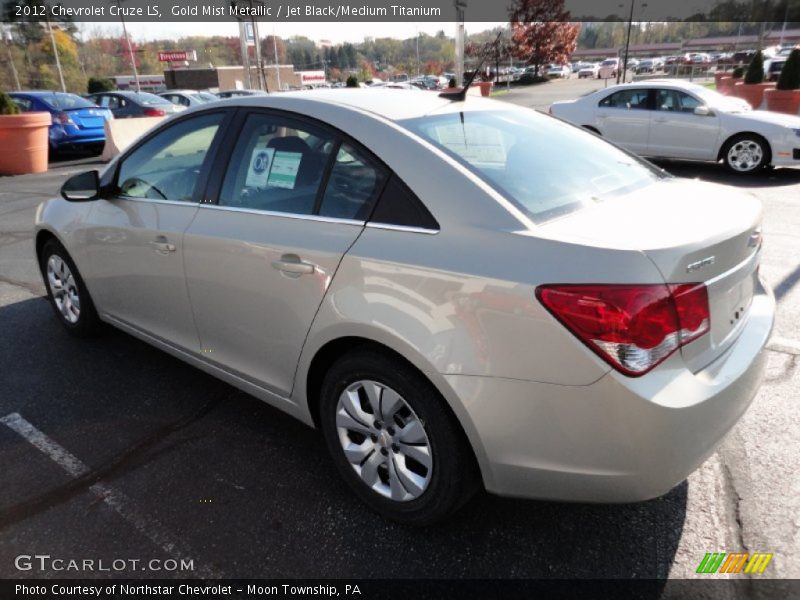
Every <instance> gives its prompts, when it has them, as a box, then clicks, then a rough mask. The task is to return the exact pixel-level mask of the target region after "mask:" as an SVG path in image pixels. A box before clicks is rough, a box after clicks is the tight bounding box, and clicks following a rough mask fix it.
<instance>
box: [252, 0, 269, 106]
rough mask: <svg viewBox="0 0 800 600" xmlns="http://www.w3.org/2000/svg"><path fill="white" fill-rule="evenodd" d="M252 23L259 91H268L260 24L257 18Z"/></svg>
mask: <svg viewBox="0 0 800 600" xmlns="http://www.w3.org/2000/svg"><path fill="white" fill-rule="evenodd" d="M253 4H254V2H253V0H250V14H251V15H253V14H254V13H255V10H254V7H253ZM258 4H263V2H260V1H259V2H258ZM250 22H251V23H252V24H253V37H254V38H255V42H256V46H255V50H256V66H257V67H258V89H260V90H264V91H265V92H266V91H267V82H266V80H265V79H264V63H263V62H262V61H261V36H260V35H258V22H257V21H256V18H255V16H251V18H250Z"/></svg>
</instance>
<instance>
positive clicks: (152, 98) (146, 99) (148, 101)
mask: <svg viewBox="0 0 800 600" xmlns="http://www.w3.org/2000/svg"><path fill="white" fill-rule="evenodd" d="M134 98H135V101H136V102H138V103H139V104H143V105H144V106H150V105H152V104H172V102H170V101H169V100H167V99H166V98H162V97H161V96H156V95H155V94H148V93H147V92H139V93H137V94H136V96H135V97H134Z"/></svg>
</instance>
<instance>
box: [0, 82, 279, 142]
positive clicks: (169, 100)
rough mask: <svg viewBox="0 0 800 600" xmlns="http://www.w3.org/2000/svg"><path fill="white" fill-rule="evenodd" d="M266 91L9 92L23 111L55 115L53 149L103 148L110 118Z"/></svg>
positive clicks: (165, 113)
mask: <svg viewBox="0 0 800 600" xmlns="http://www.w3.org/2000/svg"><path fill="white" fill-rule="evenodd" d="M260 94H266V92H263V91H261V90H226V91H222V92H217V93H211V92H203V91H197V90H170V91H167V92H161V93H160V94H151V93H148V92H133V91H127V90H115V91H109V92H99V93H96V94H88V95H86V96H83V97H81V96H78V95H77V94H69V93H64V92H55V91H40V90H36V91H21V92H9V96H11V98H12V100H14V102H15V103H16V104H17V106H19V108H20V109H21V110H22V111H25V112H30V111H40V112H41V111H43V112H49V113H50V114H51V115H52V118H53V121H52V124H51V125H50V131H49V143H50V150H51V151H52V152H57V151H60V150H75V149H85V150H93V151H97V152H99V151H101V150H102V148H103V144H104V143H105V140H106V134H105V127H104V124H105V122H106V121H108V120H109V119H114V118H116V119H125V118H131V117H164V116H168V115H171V114H174V113H176V112H179V111H181V110H184V109H185V108H188V107H189V106H196V105H199V104H206V103H208V102H214V101H216V100H220V99H222V98H231V97H233V96H252V95H260Z"/></svg>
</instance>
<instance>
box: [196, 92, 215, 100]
mask: <svg viewBox="0 0 800 600" xmlns="http://www.w3.org/2000/svg"><path fill="white" fill-rule="evenodd" d="M193 96H194V97H195V98H197V99H198V100H202V101H203V102H215V101H217V100H219V98H217V97H216V96H215V95H214V94H209V93H208V92H197V93H196V94H193Z"/></svg>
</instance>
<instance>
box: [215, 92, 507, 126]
mask: <svg viewBox="0 0 800 600" xmlns="http://www.w3.org/2000/svg"><path fill="white" fill-rule="evenodd" d="M267 99H269V105H270V106H276V107H279V105H281V104H284V103H285V104H286V108H287V109H290V108H291V104H292V101H293V100H295V99H302V100H306V101H312V102H320V103H326V104H335V105H338V106H346V107H349V108H352V109H355V110H360V111H365V112H369V113H372V114H375V115H379V116H381V117H383V118H386V119H389V120H391V121H398V120H401V119H413V118H415V117H422V116H426V115H431V114H434V113H435V114H445V113H450V112H463V111H473V110H492V109H494V110H498V109H500V110H514V109H515V108H516V107H514V105H511V104H508V103H502V104H501V103H499V102H498V101H497V100H490V99H488V98H482V97H480V96H473V95H472V94H470V95H469V97H468V98H467V99H466V100H464V101H463V102H454V101H452V100H449V99H447V98H441V97H440V96H439V94H437V93H436V92H420V93H417V94H411V93H409V92H408V91H406V90H397V89H386V88H378V89H375V88H336V89H334V88H330V89H328V88H323V89H317V90H302V91H297V92H282V93H280V94H270V95H269V96H240V97H236V98H229V99H226V100H223V102H225V103H226V104H228V105H238V106H259V105H260V104H262V103H265V102H267ZM281 108H283V107H281Z"/></svg>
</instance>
